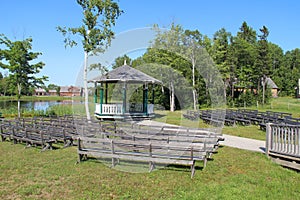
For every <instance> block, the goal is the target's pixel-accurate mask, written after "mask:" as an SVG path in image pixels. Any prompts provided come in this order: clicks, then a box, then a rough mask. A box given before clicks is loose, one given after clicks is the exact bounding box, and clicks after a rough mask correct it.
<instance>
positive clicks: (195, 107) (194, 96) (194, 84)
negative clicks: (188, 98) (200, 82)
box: [192, 60, 197, 110]
mask: <svg viewBox="0 0 300 200" xmlns="http://www.w3.org/2000/svg"><path fill="white" fill-rule="evenodd" d="M192 72H193V74H192V79H193V101H194V110H197V91H196V83H195V61H194V60H193V68H192Z"/></svg>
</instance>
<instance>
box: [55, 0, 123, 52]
mask: <svg viewBox="0 0 300 200" xmlns="http://www.w3.org/2000/svg"><path fill="white" fill-rule="evenodd" d="M77 3H78V4H79V5H80V6H81V8H82V10H83V20H82V22H83V23H82V26H80V27H76V28H67V27H60V26H58V27H57V30H58V31H59V32H61V33H62V34H63V36H64V37H65V40H64V42H65V45H66V46H70V47H73V46H74V45H77V41H75V40H74V39H72V38H71V35H79V36H81V37H82V45H83V49H84V51H85V52H87V53H89V52H94V53H97V52H103V51H104V50H105V49H106V47H108V46H109V45H110V42H111V39H112V38H113V35H114V33H113V31H112V30H111V27H112V26H114V25H115V23H116V19H117V18H118V17H119V16H120V15H121V13H122V12H123V11H122V10H120V9H119V6H118V4H117V3H116V2H114V1H112V0H77Z"/></svg>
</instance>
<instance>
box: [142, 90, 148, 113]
mask: <svg viewBox="0 0 300 200" xmlns="http://www.w3.org/2000/svg"><path fill="white" fill-rule="evenodd" d="M143 112H144V114H145V115H148V84H144V88H143Z"/></svg>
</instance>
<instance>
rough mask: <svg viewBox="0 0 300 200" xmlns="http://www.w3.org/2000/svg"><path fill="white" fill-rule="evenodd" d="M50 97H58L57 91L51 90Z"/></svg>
mask: <svg viewBox="0 0 300 200" xmlns="http://www.w3.org/2000/svg"><path fill="white" fill-rule="evenodd" d="M48 95H49V96H57V91H56V90H49V92H48Z"/></svg>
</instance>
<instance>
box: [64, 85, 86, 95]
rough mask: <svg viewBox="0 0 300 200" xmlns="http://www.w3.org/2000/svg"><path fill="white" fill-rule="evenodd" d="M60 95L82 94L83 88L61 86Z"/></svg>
mask: <svg viewBox="0 0 300 200" xmlns="http://www.w3.org/2000/svg"><path fill="white" fill-rule="evenodd" d="M59 95H60V96H63V97H76V96H82V88H80V87H75V86H61V87H60V92H59Z"/></svg>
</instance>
